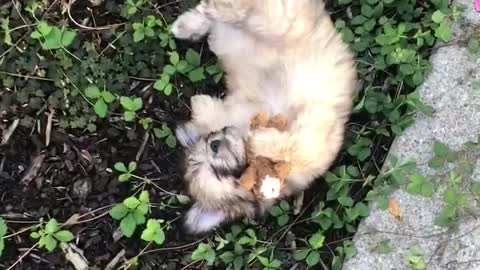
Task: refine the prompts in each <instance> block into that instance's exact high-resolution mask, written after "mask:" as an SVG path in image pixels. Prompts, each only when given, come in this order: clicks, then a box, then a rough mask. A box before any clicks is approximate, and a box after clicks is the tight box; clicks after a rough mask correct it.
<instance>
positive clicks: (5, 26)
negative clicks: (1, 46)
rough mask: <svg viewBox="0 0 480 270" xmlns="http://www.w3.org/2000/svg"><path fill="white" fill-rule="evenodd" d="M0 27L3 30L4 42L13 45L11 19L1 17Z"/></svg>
mask: <svg viewBox="0 0 480 270" xmlns="http://www.w3.org/2000/svg"><path fill="white" fill-rule="evenodd" d="M0 23H1V24H0V29H2V30H3V42H4V43H5V44H7V45H8V46H12V45H13V43H12V36H11V35H10V26H9V23H10V20H9V19H8V18H1V19H0Z"/></svg>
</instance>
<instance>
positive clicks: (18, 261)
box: [7, 243, 38, 270]
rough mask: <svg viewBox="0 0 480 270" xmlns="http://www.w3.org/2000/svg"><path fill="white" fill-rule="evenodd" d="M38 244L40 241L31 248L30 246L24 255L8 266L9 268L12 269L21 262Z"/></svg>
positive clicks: (8, 269)
mask: <svg viewBox="0 0 480 270" xmlns="http://www.w3.org/2000/svg"><path fill="white" fill-rule="evenodd" d="M37 246H38V243H36V244H35V245H33V246H32V247H31V248H29V249H28V250H27V251H25V252H24V253H23V254H22V256H20V257H19V258H18V259H17V260H16V261H15V262H14V263H13V264H12V265H11V266H10V267H8V268H7V270H12V269H13V268H14V267H15V266H16V265H17V264H19V263H20V262H21V261H22V260H23V258H25V257H26V256H27V255H28V254H29V253H30V252H32V250H33V249H35V248H36V247H37Z"/></svg>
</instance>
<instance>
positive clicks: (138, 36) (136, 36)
mask: <svg viewBox="0 0 480 270" xmlns="http://www.w3.org/2000/svg"><path fill="white" fill-rule="evenodd" d="M143 39H145V32H144V30H143V29H138V30H135V32H133V41H134V42H140V41H142V40H143Z"/></svg>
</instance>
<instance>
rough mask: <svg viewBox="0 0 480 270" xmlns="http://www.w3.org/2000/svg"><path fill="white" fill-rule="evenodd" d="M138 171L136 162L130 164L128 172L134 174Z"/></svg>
mask: <svg viewBox="0 0 480 270" xmlns="http://www.w3.org/2000/svg"><path fill="white" fill-rule="evenodd" d="M136 169H137V163H136V162H135V161H131V162H129V163H128V172H130V173H131V172H133V171H135V170H136Z"/></svg>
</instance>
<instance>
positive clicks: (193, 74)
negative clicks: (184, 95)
mask: <svg viewBox="0 0 480 270" xmlns="http://www.w3.org/2000/svg"><path fill="white" fill-rule="evenodd" d="M188 78H189V79H190V81H192V82H198V81H201V80H204V79H205V78H206V77H205V74H204V69H203V67H199V68H196V69H194V70H192V71H190V72H189V73H188Z"/></svg>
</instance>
